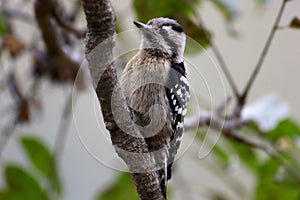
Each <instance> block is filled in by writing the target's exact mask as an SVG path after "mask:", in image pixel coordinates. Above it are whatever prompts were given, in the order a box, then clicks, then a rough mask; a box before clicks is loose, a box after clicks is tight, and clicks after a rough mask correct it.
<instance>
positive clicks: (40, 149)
mask: <svg viewBox="0 0 300 200" xmlns="http://www.w3.org/2000/svg"><path fill="white" fill-rule="evenodd" d="M21 143H22V146H23V148H24V150H25V152H26V154H27V156H28V158H29V159H30V161H31V162H32V164H33V165H34V166H35V167H36V169H38V170H39V171H40V172H41V173H42V174H43V175H44V176H45V177H46V178H47V179H48V180H49V181H50V183H51V184H52V186H53V187H54V188H55V190H56V191H57V192H58V193H60V192H61V183H60V180H59V177H58V174H57V169H56V164H55V160H54V157H53V156H52V154H51V153H50V150H49V149H48V147H47V146H46V145H45V144H43V143H42V141H40V140H39V139H37V138H36V137H30V136H25V137H23V138H22V139H21Z"/></svg>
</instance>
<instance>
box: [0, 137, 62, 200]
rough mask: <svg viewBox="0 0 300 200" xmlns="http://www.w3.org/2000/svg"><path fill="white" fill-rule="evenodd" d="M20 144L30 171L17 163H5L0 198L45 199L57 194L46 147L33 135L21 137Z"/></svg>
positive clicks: (52, 162)
mask: <svg viewBox="0 0 300 200" xmlns="http://www.w3.org/2000/svg"><path fill="white" fill-rule="evenodd" d="M21 144H22V147H23V151H24V152H25V153H26V155H27V157H28V158H29V161H30V163H31V164H32V166H34V168H33V169H32V170H30V171H29V170H25V169H24V167H22V166H21V165H20V164H8V165H7V166H6V167H5V169H4V176H5V183H6V187H5V188H1V189H0V199H1V200H2V199H3V200H47V199H51V198H50V197H51V196H53V193H55V194H61V192H62V189H61V183H60V181H59V176H58V174H57V169H56V164H55V160H54V157H53V155H52V154H51V153H50V150H49V148H48V147H47V146H46V145H45V144H43V142H42V141H41V140H40V139H38V138H36V137H33V136H24V137H22V138H21ZM36 171H38V172H39V173H38V174H37V173H36ZM45 185H46V186H47V188H45ZM47 192H49V193H47Z"/></svg>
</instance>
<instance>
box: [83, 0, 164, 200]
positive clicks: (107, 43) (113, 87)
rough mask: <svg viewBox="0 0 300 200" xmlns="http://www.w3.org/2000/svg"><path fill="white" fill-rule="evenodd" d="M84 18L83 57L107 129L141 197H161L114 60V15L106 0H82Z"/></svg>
mask: <svg viewBox="0 0 300 200" xmlns="http://www.w3.org/2000/svg"><path fill="white" fill-rule="evenodd" d="M82 3H83V8H84V12H85V15H86V20H87V28H88V32H87V37H86V58H87V61H88V64H89V69H90V72H91V76H92V79H93V86H94V88H95V90H96V93H97V97H98V100H99V103H100V106H101V110H102V115H103V118H104V122H105V126H106V129H107V130H108V131H109V133H110V137H111V141H112V143H113V145H114V147H115V150H116V152H117V154H118V155H119V156H120V157H121V158H122V159H123V161H124V162H125V163H126V165H127V166H128V168H129V171H130V172H131V176H132V180H133V182H134V184H135V185H136V188H137V192H138V194H139V197H140V199H142V200H150V199H151V200H153V199H157V200H160V199H162V200H163V199H164V197H163V196H162V192H161V190H160V185H159V182H158V179H157V175H156V173H155V171H154V170H153V167H152V166H153V161H152V157H151V156H150V154H149V153H148V149H147V145H146V143H145V141H144V139H143V138H142V137H141V134H140V133H139V131H138V129H137V128H136V127H135V126H134V123H133V122H132V120H131V118H130V115H129V110H128V107H127V105H126V102H125V98H124V96H123V93H122V91H121V89H120V86H119V83H118V79H117V73H116V68H115V66H114V63H113V53H112V50H113V47H114V43H115V39H114V35H115V15H114V13H113V9H112V7H111V3H110V1H109V0H82Z"/></svg>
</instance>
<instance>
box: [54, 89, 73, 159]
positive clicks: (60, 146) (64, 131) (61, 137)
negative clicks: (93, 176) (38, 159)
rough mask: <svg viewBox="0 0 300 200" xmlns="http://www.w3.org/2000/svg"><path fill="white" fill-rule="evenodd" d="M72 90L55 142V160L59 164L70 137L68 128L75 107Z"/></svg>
mask: <svg viewBox="0 0 300 200" xmlns="http://www.w3.org/2000/svg"><path fill="white" fill-rule="evenodd" d="M72 91H73V90H72V89H71V91H70V94H69V96H68V99H67V100H66V103H65V107H64V110H63V114H62V119H61V121H60V123H59V126H58V130H57V135H56V138H55V142H54V158H55V159H56V161H57V163H58V162H60V160H61V156H62V154H63V151H64V147H65V144H66V139H67V136H68V128H69V125H70V122H71V114H72V106H73V98H72V97H73V93H72Z"/></svg>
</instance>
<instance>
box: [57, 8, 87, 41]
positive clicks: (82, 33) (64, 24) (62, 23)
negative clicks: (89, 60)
mask: <svg viewBox="0 0 300 200" xmlns="http://www.w3.org/2000/svg"><path fill="white" fill-rule="evenodd" d="M53 16H54V18H55V20H56V22H57V24H58V25H59V26H60V27H62V28H63V29H65V30H66V31H68V32H70V33H72V34H74V35H75V36H76V37H77V38H84V37H85V34H86V30H77V29H75V28H74V27H72V26H71V25H70V24H68V23H67V22H65V21H64V20H63V19H62V17H61V15H60V14H59V13H58V11H57V9H55V11H54V12H53Z"/></svg>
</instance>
